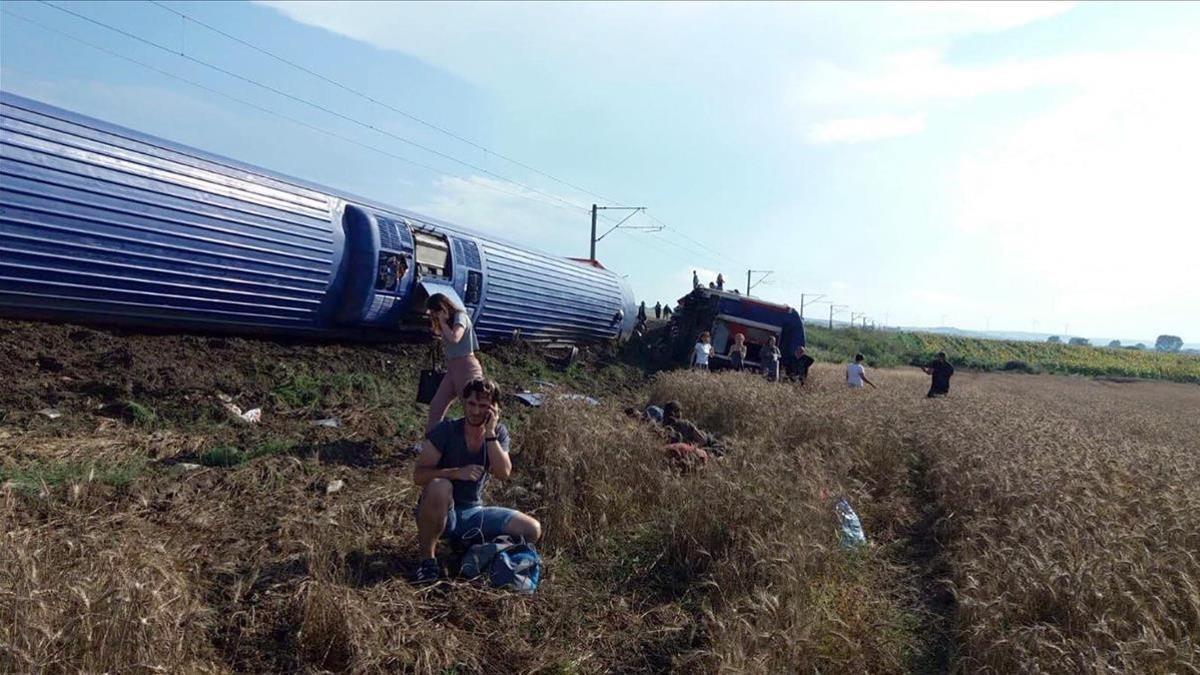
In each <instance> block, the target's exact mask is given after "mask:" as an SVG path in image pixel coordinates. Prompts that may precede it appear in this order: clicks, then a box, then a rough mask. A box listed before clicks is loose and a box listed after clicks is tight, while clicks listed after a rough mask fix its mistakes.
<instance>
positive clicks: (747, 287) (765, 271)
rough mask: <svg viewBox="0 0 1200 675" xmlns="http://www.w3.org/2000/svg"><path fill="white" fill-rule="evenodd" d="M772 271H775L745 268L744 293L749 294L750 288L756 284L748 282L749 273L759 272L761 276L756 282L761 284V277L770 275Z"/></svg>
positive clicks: (764, 277)
mask: <svg viewBox="0 0 1200 675" xmlns="http://www.w3.org/2000/svg"><path fill="white" fill-rule="evenodd" d="M774 273H775V271H774V270H746V295H747V296H749V295H750V289H751V288H754V286H755V285H756V284H752V283H750V275H751V274H761V275H762V278H760V279H759V280H758V283H760V284H761V283H762V282H763V279H766V278H767V277H769V276H771V275H772V274H774Z"/></svg>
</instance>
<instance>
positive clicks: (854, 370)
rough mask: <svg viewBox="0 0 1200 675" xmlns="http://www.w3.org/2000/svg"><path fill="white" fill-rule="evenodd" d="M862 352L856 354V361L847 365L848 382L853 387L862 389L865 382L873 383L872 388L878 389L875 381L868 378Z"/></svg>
mask: <svg viewBox="0 0 1200 675" xmlns="http://www.w3.org/2000/svg"><path fill="white" fill-rule="evenodd" d="M864 358H865V357H863V355H862V354H855V355H854V363H851V364H850V365H848V366H846V384H847V385H848V386H849V387H850V388H851V389H862V387H863V383H864V382H865V383H867V384H869V385H871V388H872V389H876V388H877V387H876V386H875V383H874V382H872V381H870V380H868V379H867V371H866V369H865V368H863V359H864Z"/></svg>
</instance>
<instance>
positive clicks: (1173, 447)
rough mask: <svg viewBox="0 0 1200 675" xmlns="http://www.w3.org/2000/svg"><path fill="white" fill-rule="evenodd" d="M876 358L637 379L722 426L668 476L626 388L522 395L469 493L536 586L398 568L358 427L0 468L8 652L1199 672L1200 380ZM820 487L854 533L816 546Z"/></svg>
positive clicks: (610, 668)
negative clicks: (340, 442)
mask: <svg viewBox="0 0 1200 675" xmlns="http://www.w3.org/2000/svg"><path fill="white" fill-rule="evenodd" d="M872 376H873V379H876V380H877V381H878V383H879V384H880V389H879V390H858V391H851V390H847V389H846V388H845V387H844V386H842V385H841V382H840V370H839V369H838V368H835V367H832V366H826V367H818V368H817V370H816V371H815V375H814V379H813V381H812V382H811V383H810V385H809V386H807V387H805V388H804V389H799V388H796V387H793V386H790V385H770V384H768V383H766V382H764V381H762V380H761V379H759V378H756V377H753V376H749V375H739V374H715V375H709V374H698V373H688V372H680V373H667V374H663V375H660V376H659V377H657V378H656V379H655V380H654V381H653V382H652V383H650V385H649V387H648V388H647V390H646V391H645V392H642V393H640V394H638V396H639V398H641V399H642V400H643V401H644V400H645V399H654V400H656V401H659V402H661V401H663V400H666V399H675V400H679V401H680V402H682V403H683V405H684V408H685V410H686V412H687V413H688V415H689V416H691V417H692V418H693V419H696V420H697V421H698V422H700V423H701V424H702V425H703V426H706V427H708V428H709V429H711V430H713V431H717V432H719V433H722V434H724V435H726V436H727V437H728V438H729V443H730V445H731V451H730V452H729V454H728V455H727V456H726V457H724V458H722V459H720V460H715V461H712V462H710V463H709V465H708V467H707V468H705V469H703V470H701V471H694V472H687V473H684V472H680V471H678V470H675V469H673V468H672V467H671V466H670V465H669V464H668V463H667V462H666V461H665V459H664V458H663V455H662V452H661V439H659V438H658V437H656V436H655V435H654V434H653V433H652V432H651V431H650V430H649V429H648V428H647V427H646V426H644V425H642V424H640V423H638V422H635V421H633V420H631V419H628V418H626V417H625V416H624V415H623V414H622V413H621V412H620V408H621V406H622V405H623V404H624V403H628V402H631V401H610V402H606V403H605V405H603V406H600V407H598V408H590V407H587V406H582V405H551V406H550V407H548V408H545V409H542V410H540V411H537V412H535V413H532V414H530V415H528V416H525V417H522V418H521V420H520V424H519V428H518V429H517V431H516V433H515V437H516V441H517V442H516V448H517V454H516V455H515V460H516V479H515V480H513V481H511V482H509V483H507V484H493V485H492V486H491V487H490V488H489V490H490V492H491V497H492V500H493V501H495V502H497V503H503V504H512V505H515V506H518V507H520V508H522V509H524V510H527V511H531V512H533V513H535V514H536V515H537V516H538V517H539V518H540V519H541V520H542V522H543V524H544V525H545V540H544V542H543V545H542V547H541V550H542V552H543V555H544V557H545V562H546V565H547V576H546V578H545V579H544V581H543V586H542V588H541V590H540V591H539V592H538V594H537V595H536V596H534V597H531V598H529V597H517V596H513V595H510V594H505V593H498V592H493V591H490V590H488V589H483V588H478V587H476V586H472V585H468V584H465V583H455V584H453V585H451V586H450V587H449V588H440V589H416V588H414V587H412V586H411V585H410V584H408V583H407V581H406V580H405V578H404V576H405V574H406V573H407V572H408V571H409V570H410V568H411V565H412V563H414V562H415V558H416V550H415V549H416V544H415V538H416V537H415V526H414V523H413V520H412V516H411V508H412V506H413V503H414V502H415V499H416V496H417V495H416V490H415V489H414V488H413V486H412V484H411V482H410V480H409V473H410V471H411V464H410V461H411V460H409V459H406V458H403V457H400V456H392V455H390V454H388V453H386V452H383V451H381V450H380V449H379V448H380V447H402V446H403V443H399V442H397V443H390V444H387V445H376V446H371V447H373V448H374V449H373V450H368V455H369V457H368V460H369V461H367V462H365V464H364V463H363V462H357V461H356V462H346V461H340V460H339V459H338V456H337V455H336V454H334V455H325V456H321V457H322V458H323V459H319V458H318V457H313V456H310V457H307V458H297V457H293V456H288V455H280V456H270V457H264V458H261V459H257V460H254V461H251V462H249V463H247V464H245V465H242V466H240V467H236V468H232V469H215V468H214V469H208V468H206V469H200V470H198V471H193V472H179V471H177V470H173V469H169V468H165V467H164V468H157V467H152V468H151V469H150V470H148V471H147V472H145V473H143V474H142V475H140V476H138V477H137V478H136V479H135V480H134V481H133V482H132V483H131V484H129V485H126V486H123V487H109V486H105V485H101V484H99V483H97V482H94V481H89V480H87V477H84V478H77V479H73V480H70V481H67V482H66V483H64V484H61V485H52V486H46V488H45V489H44V490H43V491H41V492H42V493H41V494H39V493H38V491H34V492H30V491H28V490H16V489H11V488H0V525H2V526H3V537H4V541H3V546H0V671H5V672H10V671H16V672H29V671H38V672H76V671H81V670H83V671H96V672H103V671H109V672H151V671H167V672H197V671H210V672H227V671H243V672H264V671H275V672H295V671H302V672H324V671H335V672H359V673H367V672H397V671H403V672H421V673H436V672H446V671H451V672H645V671H655V672H661V671H669V670H676V671H685V672H697V671H699V672H815V671H820V672H911V671H921V672H928V671H937V670H944V669H955V670H958V671H962V672H980V671H982V672H997V673H1000V672H1032V671H1046V672H1079V671H1091V670H1115V671H1125V672H1164V673H1165V672H1192V671H1195V670H1196V669H1197V668H1198V667H1200V655H1198V654H1197V643H1196V638H1195V636H1196V635H1197V634H1198V633H1200V630H1198V629H1200V594H1198V592H1197V589H1198V586H1200V565H1198V562H1197V561H1198V556H1197V553H1196V551H1197V550H1200V535H1198V534H1197V531H1198V528H1197V526H1196V522H1197V519H1198V518H1200V459H1198V455H1197V448H1198V447H1200V441H1198V439H1200V421H1198V420H1197V416H1196V414H1195V413H1196V411H1197V410H1198V409H1200V388H1197V387H1194V386H1187V385H1170V384H1162V383H1153V384H1151V383H1137V384H1114V383H1104V382H1094V381H1090V380H1082V379H1067V378H1055V377H1042V376H1015V375H1014V376H1003V375H975V374H971V373H960V374H959V375H957V376H956V377H955V380H954V390H953V392H952V396H951V397H950V398H949V399H945V400H927V399H925V398H924V397H923V396H924V391H925V388H926V386H927V379H926V378H925V377H924V376H923V375H921V374H920V373H919V372H917V371H915V370H912V371H877V372H873V373H872ZM281 424H282V423H281ZM296 424H297V425H298V426H297V428H304V429H307V428H308V427H307V423H306V422H305V421H304V420H298V421H297V422H296ZM84 428H86V427H84ZM281 428H283V427H281ZM126 432H128V433H130V434H133V433H135V432H134V431H133V430H132V429H127V430H126ZM165 433H171V434H175V433H178V434H182V435H181V436H179V438H184V437H186V438H189V439H191V437H190V436H187V433H190V432H188V431H186V430H171V429H168V430H166V432H165ZM312 433H316V432H312ZM320 433H322V434H337V433H340V432H334V431H329V430H324V431H320ZM348 433H349V432H348ZM46 438H47V440H49V439H51V438H52V437H51V436H50V435H46ZM105 438H113V439H119V438H121V435H120V434H119V433H116V431H114V432H113V434H112V435H111V436H105ZM348 440H354V439H348ZM359 440H362V439H359ZM193 442H194V441H192V440H188V441H187V443H188V444H192V443H193ZM68 446H69V443H66V442H65V441H64V439H63V438H54V439H53V441H52V442H47V443H46V444H45V448H44V450H45V451H46V452H47V453H49V454H50V455H51V456H57V455H61V454H63V453H64V452H66V450H65V448H66V447H68ZM23 452H25V453H28V454H31V455H33V454H37V453H38V452H39V448H38V447H37V445H36V444H32V445H29V446H28V447H25V448H23ZM121 452H122V451H121V449H120V446H119V444H116V442H115V441H114V443H108V442H105V444H104V453H105V455H106V456H107V457H113V458H118V459H119V458H120V456H121ZM125 452H127V453H129V454H130V455H137V456H144V455H145V453H146V452H147V444H146V443H145V441H144V440H136V441H135V440H130V441H129V443H128V444H127V445H126V446H125ZM76 454H77V453H74V452H72V453H71V454H70V456H71V458H72V461H76V460H77V459H78V458H77V456H76ZM337 478H340V479H343V480H345V481H346V487H345V488H344V489H343V490H342V491H340V492H337V493H335V494H332V495H330V494H325V492H324V491H323V490H321V489H320V487H321V486H323V485H324V484H326V483H327V482H328V481H330V480H333V479H337ZM842 494H844V495H846V496H847V497H848V498H849V499H850V500H851V502H852V503H853V504H854V505H855V507H856V508H857V509H858V511H859V513H860V515H861V516H862V519H863V524H864V526H865V529H866V531H867V535H868V537H869V538H870V539H871V541H872V546H870V547H868V548H866V549H863V550H859V551H854V552H847V551H844V550H842V549H841V548H840V547H839V546H838V544H837V537H836V532H835V528H836V523H835V521H834V518H833V515H832V511H831V503H832V501H833V499H834V498H835V497H836V496H838V495H842ZM943 591H948V592H949V594H943Z"/></svg>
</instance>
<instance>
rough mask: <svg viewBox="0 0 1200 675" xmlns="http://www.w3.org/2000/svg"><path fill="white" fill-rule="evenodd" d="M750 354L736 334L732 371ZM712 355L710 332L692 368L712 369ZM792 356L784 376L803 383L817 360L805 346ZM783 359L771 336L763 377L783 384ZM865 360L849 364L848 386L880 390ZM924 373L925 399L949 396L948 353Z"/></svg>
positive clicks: (762, 356) (763, 354) (761, 359)
mask: <svg viewBox="0 0 1200 675" xmlns="http://www.w3.org/2000/svg"><path fill="white" fill-rule="evenodd" d="M747 352H748V348H747V345H746V336H745V335H744V334H742V333H734V335H733V340H732V341H731V342H730V343H729V350H728V351H727V352H726V354H725V356H727V357H728V358H729V368H730V369H731V370H738V371H741V370H745V369H746V354H747ZM712 356H713V346H712V335H711V334H710V333H709V332H708V331H703V332H701V333H700V337H699V338H698V339H697V340H696V345H695V346H694V347H693V348H692V356H691V362H690V366H691V367H692V368H694V369H697V370H709V368H710V364H711V361H712ZM793 356H794V357H795V358H793V359H792V360H791V361H790V362H789V363H788V364H787V369H786V373H785V377H786V379H788V380H790V381H792V382H796V383H798V384H804V382H805V380H807V379H808V371H809V368H811V367H812V365H813V364H814V363H816V359H814V358H813V357H811V356H809V355H808V353H807V352H806V351H805V349H804V346H803V345H801V346H798V347H796V351H795V353H794V354H793ZM780 357H781V354H780V351H779V347H778V346H777V345H776V342H775V336H770V337H768V338H767V343H766V344H765V345H763V346H762V347H761V348H760V349H759V353H758V363H759V369H760V371H761V372H762V374H763V376H764V377H766V378H767V380H769V381H771V382H779V381H780ZM865 361H866V357H865V356H863V355H862V354H861V353H859V354H855V355H854V361H853V362H852V363H849V364H847V365H846V386H848V387H850V388H851V389H862V388H864V387H866V386H870V387H871V388H872V389H875V388H877V387H876V386H875V383H874V382H872V381H871V380H870V378H868V377H867V369H866V366H865V365H864V363H865ZM921 370H922V371H924V372H925V374H926V375H930V376H931V377H932V382H931V384H930V386H929V393H928V394H926V396H928V397H929V398H936V397H939V396H945V395H947V394H949V393H950V377H951V376H952V375H954V366H952V365H951V364H950V362H949V361H948V360H947V359H946V352H938V353H937V356H936V357H934V359H933V360H932V361H930V362H929V363H928V364H926V365H924V366H921Z"/></svg>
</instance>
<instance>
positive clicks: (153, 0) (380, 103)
mask: <svg viewBox="0 0 1200 675" xmlns="http://www.w3.org/2000/svg"><path fill="white" fill-rule="evenodd" d="M147 1H148V2H149V3H150V4H152V5H154V6H156V7H159V8H160V9H163V10H165V11H168V12H171V13H173V14H175V15H177V16H179V17H180V18H182V19H184V20H185V21H191V22H192V23H194V24H196V25H198V26H201V27H203V28H207V29H208V30H211V31H213V32H214V33H217V34H219V35H222V36H224V37H226V38H228V39H230V40H233V41H234V42H237V43H238V44H241V45H244V46H246V47H249V48H250V49H253V50H254V51H256V52H258V53H260V54H264V55H266V56H269V57H271V58H272V59H275V60H276V61H279V62H280V63H283V64H286V65H288V66H291V67H292V68H295V69H297V70H299V71H301V72H304V73H307V74H308V75H311V76H313V77H315V78H317V79H319V80H321V81H323V82H326V83H328V84H331V85H333V86H335V87H337V88H339V89H341V90H343V91H346V92H349V93H351V94H354V95H355V96H358V97H360V98H362V99H365V100H367V101H370V102H371V103H374V104H375V105H378V106H380V107H383V108H386V109H388V110H390V111H392V112H394V113H396V114H398V115H402V116H404V117H406V118H408V119H410V120H412V121H414V122H417V123H418V124H422V125H424V126H426V127H428V128H430V129H433V130H434V131H437V132H439V133H442V134H445V135H447V136H449V137H450V138H453V139H455V140H457V141H460V142H462V143H465V144H467V145H469V146H471V147H473V148H476V149H478V150H481V151H483V152H484V153H487V154H489V155H491V156H493V157H496V158H499V159H502V160H504V161H506V162H509V163H511V164H514V165H516V166H519V167H521V168H523V169H527V170H529V171H532V172H534V173H536V174H538V175H539V176H543V177H545V178H549V179H550V180H552V181H554V182H556V183H559V184H561V185H565V186H567V187H569V188H572V189H574V190H578V191H579V192H582V193H584V194H587V195H590V196H592V197H595V198H597V199H600V200H602V201H605V202H609V203H614V204H616V203H617V202H616V200H613V199H609V198H608V197H605V196H603V195H599V194H596V193H595V192H592V191H591V190H588V189H587V188H584V187H580V186H579V185H576V184H574V183H572V182H570V181H567V180H564V179H562V178H559V177H557V176H555V175H553V174H550V173H547V172H545V171H542V170H541V169H538V168H537V167H535V166H531V165H529V164H526V163H525V162H522V161H520V160H517V159H513V158H512V157H509V156H507V155H504V154H501V153H499V152H496V151H494V150H491V149H490V148H487V147H485V146H483V145H481V144H479V143H477V142H476V141H473V140H471V139H469V138H466V137H464V136H461V135H459V134H457V133H455V132H453V131H450V130H449V129H446V128H444V127H441V126H439V125H437V124H434V123H433V122H429V121H428V120H425V119H422V118H420V117H418V116H416V115H414V114H412V113H410V112H408V111H406V110H403V109H401V108H397V107H395V106H393V105H391V104H390V103H387V102H385V101H380V100H379V99H377V98H375V97H374V96H371V95H370V94H368V93H366V92H363V91H359V90H358V89H355V88H354V87H351V86H349V85H347V84H345V83H343V82H340V81H338V80H335V79H333V78H332V77H329V76H327V75H324V74H322V73H319V72H317V71H315V70H312V69H311V68H308V67H306V66H303V65H301V64H299V63H296V62H295V61H291V60H289V59H287V58H284V57H282V56H280V55H278V54H276V53H274V52H272V51H270V50H267V49H264V48H263V47H260V46H258V45H256V44H254V43H252V42H250V41H249V40H245V39H243V38H240V37H238V36H236V35H232V34H230V33H228V32H226V31H224V30H222V29H220V28H217V27H216V26H213V25H211V24H209V23H206V22H204V21H201V20H200V19H197V18H196V17H194V16H192V15H190V14H187V13H186V12H181V11H179V10H177V9H175V8H173V7H168V6H167V5H164V4H163V3H161V2H158V0H147Z"/></svg>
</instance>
